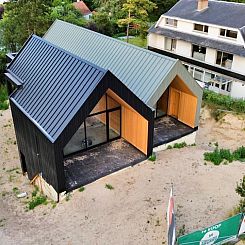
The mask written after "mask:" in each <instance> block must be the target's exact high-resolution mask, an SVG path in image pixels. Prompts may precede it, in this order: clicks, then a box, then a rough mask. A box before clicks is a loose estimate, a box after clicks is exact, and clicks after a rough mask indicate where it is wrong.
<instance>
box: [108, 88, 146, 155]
mask: <svg viewBox="0 0 245 245" xmlns="http://www.w3.org/2000/svg"><path fill="white" fill-rule="evenodd" d="M107 93H108V94H109V95H110V96H111V97H112V98H113V99H114V100H116V101H117V102H118V103H119V104H120V105H121V107H122V118H121V120H122V125H121V126H122V137H123V138H124V139H125V140H127V141H128V142H129V143H130V144H132V145H133V146H135V147H136V148H137V149H139V150H140V151H141V152H143V153H144V154H147V147H148V121H147V120H146V119H145V118H144V117H142V116H141V115H140V114H139V113H137V112H136V111H135V110H134V109H133V108H132V107H130V106H129V105H128V104H127V103H126V102H125V101H123V100H122V99H121V98H120V97H119V96H117V95H116V94H115V93H113V92H112V91H111V90H108V91H107Z"/></svg>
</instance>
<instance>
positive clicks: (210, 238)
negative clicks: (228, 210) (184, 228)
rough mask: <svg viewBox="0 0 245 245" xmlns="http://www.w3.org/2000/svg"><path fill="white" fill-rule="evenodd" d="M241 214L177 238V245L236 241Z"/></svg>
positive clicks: (200, 244) (201, 244)
mask: <svg viewBox="0 0 245 245" xmlns="http://www.w3.org/2000/svg"><path fill="white" fill-rule="evenodd" d="M242 216H243V214H238V215H236V216H233V217H231V218H229V219H227V220H225V221H222V222H220V223H218V224H215V225H212V226H210V227H208V228H205V229H203V230H200V231H196V232H193V233H191V234H189V235H185V236H181V237H179V238H178V244H179V245H187V244H190V245H211V244H224V243H227V242H230V241H233V240H236V238H237V236H238V232H239V228H240V224H241V219H242Z"/></svg>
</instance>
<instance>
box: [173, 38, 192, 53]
mask: <svg viewBox="0 0 245 245" xmlns="http://www.w3.org/2000/svg"><path fill="white" fill-rule="evenodd" d="M191 52H192V44H191V43H188V42H185V41H182V40H177V45H176V53H177V54H179V55H182V56H185V57H191Z"/></svg>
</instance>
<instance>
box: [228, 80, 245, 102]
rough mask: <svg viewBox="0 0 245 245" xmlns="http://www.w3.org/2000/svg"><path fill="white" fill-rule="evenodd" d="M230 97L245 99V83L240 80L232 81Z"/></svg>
mask: <svg viewBox="0 0 245 245" xmlns="http://www.w3.org/2000/svg"><path fill="white" fill-rule="evenodd" d="M231 97H233V98H239V99H245V84H244V83H241V82H237V81H235V82H233V83H232V87H231Z"/></svg>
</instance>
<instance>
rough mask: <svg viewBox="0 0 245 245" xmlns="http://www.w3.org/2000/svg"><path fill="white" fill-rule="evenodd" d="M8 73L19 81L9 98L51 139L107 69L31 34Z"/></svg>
mask: <svg viewBox="0 0 245 245" xmlns="http://www.w3.org/2000/svg"><path fill="white" fill-rule="evenodd" d="M7 72H8V73H9V74H11V75H13V76H14V77H15V79H18V80H19V81H21V82H20V83H21V84H22V87H21V89H18V90H17V91H16V92H15V93H13V94H12V95H11V97H10V99H11V101H13V102H14V103H15V105H16V106H17V107H18V108H19V109H20V110H21V111H22V112H23V113H24V114H25V115H26V116H27V117H28V118H29V119H30V120H31V121H32V122H33V123H34V124H35V125H36V126H37V127H38V128H39V129H40V130H41V131H42V132H43V133H44V134H45V136H46V137H47V138H48V139H49V140H50V141H51V142H54V141H55V140H56V139H57V138H58V136H59V135H60V133H61V132H62V130H63V129H64V128H65V127H66V126H67V124H68V123H69V122H70V120H71V119H72V118H73V117H74V115H75V114H76V113H77V111H78V110H79V109H80V108H81V107H82V105H83V104H84V103H85V101H86V100H87V98H88V97H89V96H90V94H91V93H92V92H93V90H94V89H95V87H96V86H97V84H98V83H99V82H100V81H101V80H102V78H103V76H104V75H105V74H106V72H107V71H106V70H104V69H102V68H99V67H97V66H95V65H93V64H91V63H89V62H87V61H85V60H82V59H81V58H78V57H76V56H74V55H73V54H70V53H69V52H67V51H64V50H63V49H61V48H58V47H56V46H55V45H52V44H50V43H49V42H48V41H45V40H43V39H42V38H39V37H37V36H32V37H31V38H30V39H29V40H28V41H27V43H26V44H25V45H24V47H23V48H22V50H21V51H20V52H19V53H18V55H17V56H16V57H15V59H14V60H13V61H12V62H11V63H10V65H9V66H8V69H7Z"/></svg>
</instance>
